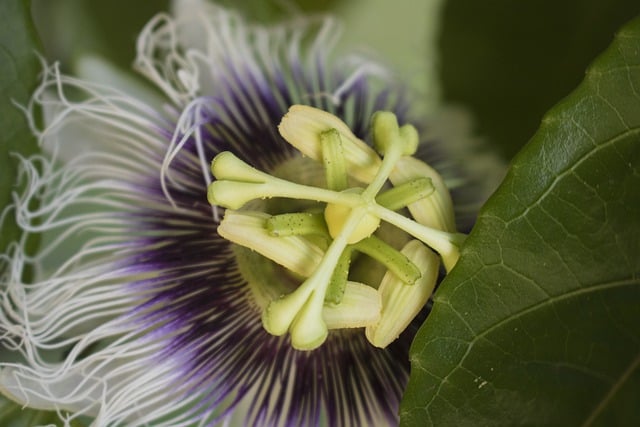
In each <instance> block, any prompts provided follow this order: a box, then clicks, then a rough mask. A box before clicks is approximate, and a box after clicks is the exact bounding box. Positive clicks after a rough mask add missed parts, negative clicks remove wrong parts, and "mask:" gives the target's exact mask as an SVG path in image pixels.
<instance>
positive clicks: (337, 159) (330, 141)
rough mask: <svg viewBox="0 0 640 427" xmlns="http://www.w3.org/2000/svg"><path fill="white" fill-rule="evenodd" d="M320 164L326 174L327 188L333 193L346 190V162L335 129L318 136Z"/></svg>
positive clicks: (338, 135)
mask: <svg viewBox="0 0 640 427" xmlns="http://www.w3.org/2000/svg"><path fill="white" fill-rule="evenodd" d="M320 143H321V145H322V163H323V165H324V168H325V171H326V174H327V188H328V189H329V190H333V191H342V190H346V189H347V162H346V161H345V158H344V147H343V146H342V140H341V139H340V133H338V131H337V130H335V129H330V130H328V131H325V132H322V134H320Z"/></svg>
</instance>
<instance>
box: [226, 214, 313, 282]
mask: <svg viewBox="0 0 640 427" xmlns="http://www.w3.org/2000/svg"><path fill="white" fill-rule="evenodd" d="M270 219H271V218H270V217H269V215H267V214H265V213H263V212H250V211H233V210H227V211H226V212H225V215H224V219H223V220H222V222H221V223H220V225H219V226H218V234H219V235H220V236H221V237H223V238H225V239H227V240H229V241H231V242H233V243H235V244H238V245H241V246H244V247H247V248H250V249H252V250H254V251H256V252H258V253H260V254H261V255H263V256H264V257H266V258H269V259H270V260H272V261H274V262H275V263H277V264H280V265H282V266H283V267H285V268H286V269H287V270H290V271H292V272H294V273H296V274H298V275H301V276H303V277H309V276H310V275H311V274H312V273H313V271H314V270H315V268H316V266H318V265H319V264H320V261H321V260H322V257H323V253H322V251H321V250H320V248H318V247H317V246H316V245H314V244H312V243H311V242H310V241H308V240H306V239H304V238H302V237H298V236H284V237H275V236H273V235H272V234H271V233H269V231H268V230H267V227H266V225H265V223H266V222H268V221H269V220H270Z"/></svg>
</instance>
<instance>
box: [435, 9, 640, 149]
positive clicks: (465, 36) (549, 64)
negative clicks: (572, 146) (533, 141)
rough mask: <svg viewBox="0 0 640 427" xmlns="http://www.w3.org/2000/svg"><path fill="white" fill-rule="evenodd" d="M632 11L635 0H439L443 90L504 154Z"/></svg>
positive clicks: (516, 145)
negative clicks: (467, 110)
mask: <svg viewBox="0 0 640 427" xmlns="http://www.w3.org/2000/svg"><path fill="white" fill-rule="evenodd" d="M639 13H640V2H639V1H638V0H606V1H604V0H564V1H557V0H519V1H512V0H485V1H478V0H447V1H446V2H445V7H444V10H443V17H442V18H443V19H442V35H441V40H440V48H439V52H440V55H441V59H440V60H441V70H440V75H441V79H442V91H443V96H444V98H445V99H446V100H447V101H453V102H456V103H460V104H462V105H464V106H466V107H469V108H470V109H471V111H472V113H473V114H474V116H475V117H476V119H477V120H476V122H477V124H478V131H479V132H480V133H481V135H482V136H484V137H485V138H487V139H488V140H489V142H490V143H491V144H493V145H495V146H496V147H498V148H499V149H500V151H501V152H502V153H503V155H504V156H505V157H506V158H511V157H512V156H513V155H514V154H515V153H516V152H517V151H518V150H519V149H520V147H522V146H523V145H524V144H525V143H526V142H527V140H528V139H529V138H530V137H531V136H532V135H533V133H534V131H535V130H536V128H537V127H538V125H539V124H540V119H541V118H542V115H543V114H544V112H545V111H547V110H548V109H549V108H551V106H552V105H554V104H555V103H556V102H557V101H558V100H559V99H561V98H563V97H565V96H566V95H568V94H569V92H570V91H571V90H573V89H574V88H575V87H576V86H577V85H578V83H579V82H580V81H581V80H582V78H583V76H584V70H585V69H586V67H587V65H588V64H589V63H590V62H591V61H592V60H593V58H595V57H596V55H598V54H599V53H600V52H602V51H603V50H604V48H605V47H606V46H608V45H609V43H610V42H611V40H612V39H613V34H614V33H615V31H616V30H617V29H618V28H620V27H621V26H622V25H623V24H624V23H626V22H627V21H629V20H631V19H632V18H633V17H634V16H636V15H637V14H639Z"/></svg>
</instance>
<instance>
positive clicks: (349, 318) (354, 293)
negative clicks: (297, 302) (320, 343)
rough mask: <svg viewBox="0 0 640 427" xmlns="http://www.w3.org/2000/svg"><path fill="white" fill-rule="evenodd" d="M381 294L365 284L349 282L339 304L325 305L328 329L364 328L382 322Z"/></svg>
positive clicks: (324, 311) (325, 319)
mask: <svg viewBox="0 0 640 427" xmlns="http://www.w3.org/2000/svg"><path fill="white" fill-rule="evenodd" d="M381 310H382V300H381V299H380V293H379V292H378V291H377V290H376V289H374V288H372V287H371V286H367V285H365V284H363V283H357V282H347V284H346V286H345V290H344V294H343V296H342V300H341V301H340V303H339V304H337V305H336V304H325V306H324V310H323V311H322V318H323V319H324V321H325V323H326V324H327V328H328V329H341V328H362V327H365V326H367V325H373V324H375V323H376V322H378V321H379V320H380V312H381Z"/></svg>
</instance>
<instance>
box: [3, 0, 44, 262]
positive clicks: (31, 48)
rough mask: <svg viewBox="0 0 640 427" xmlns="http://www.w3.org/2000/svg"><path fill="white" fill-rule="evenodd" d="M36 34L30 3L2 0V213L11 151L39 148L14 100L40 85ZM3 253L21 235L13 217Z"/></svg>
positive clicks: (11, 172)
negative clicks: (38, 81)
mask: <svg viewBox="0 0 640 427" xmlns="http://www.w3.org/2000/svg"><path fill="white" fill-rule="evenodd" d="M37 46H38V44H37V43H36V35H35V31H34V29H33V26H32V24H31V17H30V14H29V2H28V1H23V0H2V1H0V129H1V130H2V132H0V212H2V210H3V209H4V207H5V206H7V205H8V204H9V202H10V201H11V192H12V191H14V183H15V179H16V172H17V167H16V164H17V162H16V159H15V158H14V157H12V155H11V153H20V154H22V155H28V154H31V153H34V152H35V151H37V144H36V141H35V139H34V137H33V135H32V134H31V131H30V130H29V127H28V124H27V120H26V118H25V116H24V113H23V112H22V111H20V110H19V109H18V108H17V107H16V105H15V103H18V104H21V105H26V103H27V102H28V100H29V96H30V95H31V92H32V91H33V89H34V88H35V86H36V85H37V75H38V72H39V71H40V66H39V63H38V57H37V56H36V52H37ZM0 227H1V230H0V231H1V232H0V253H2V252H4V249H5V248H6V246H7V244H8V242H10V241H12V240H15V239H16V238H17V237H18V236H19V231H18V229H17V227H16V225H15V223H14V221H13V220H12V219H11V218H7V219H5V222H4V223H1V224H0Z"/></svg>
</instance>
